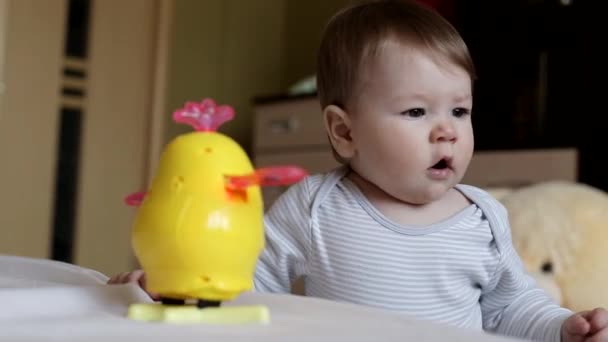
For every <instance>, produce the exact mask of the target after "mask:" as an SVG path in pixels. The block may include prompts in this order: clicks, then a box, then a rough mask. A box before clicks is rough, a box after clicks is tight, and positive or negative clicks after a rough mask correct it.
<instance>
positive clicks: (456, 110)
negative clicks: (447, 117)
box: [452, 108, 471, 118]
mask: <svg viewBox="0 0 608 342" xmlns="http://www.w3.org/2000/svg"><path fill="white" fill-rule="evenodd" d="M469 113H471V111H470V110H468V109H467V108H454V109H452V114H453V115H454V116H455V117H457V118H460V117H463V116H465V115H468V114H469Z"/></svg>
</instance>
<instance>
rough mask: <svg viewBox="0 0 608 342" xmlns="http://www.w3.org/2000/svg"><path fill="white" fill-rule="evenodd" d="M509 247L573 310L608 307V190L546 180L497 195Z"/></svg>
mask: <svg viewBox="0 0 608 342" xmlns="http://www.w3.org/2000/svg"><path fill="white" fill-rule="evenodd" d="M498 200H499V201H500V202H501V203H502V204H503V205H504V206H505V208H506V209H507V211H508V215H509V221H510V224H511V231H512V238H513V246H514V248H515V250H516V251H517V252H518V254H519V255H520V257H521V259H522V262H523V264H524V266H525V267H526V269H527V270H528V271H529V272H530V273H531V274H532V275H533V276H534V277H535V279H537V281H538V283H539V285H540V286H541V287H544V288H545V289H546V290H547V292H548V293H549V294H550V295H552V296H553V297H554V299H555V300H556V301H557V302H558V303H559V304H561V305H562V306H563V307H566V308H568V309H571V310H573V311H581V310H588V309H590V308H595V307H598V306H602V307H608V290H607V289H606V286H607V285H608V193H606V192H604V191H602V190H600V189H598V188H595V187H592V186H589V185H586V184H584V183H580V182H571V181H558V180H554V181H545V182H539V183H534V184H531V185H527V186H523V187H520V188H517V189H513V190H512V191H509V192H506V193H502V195H501V196H500V197H499V198H498Z"/></svg>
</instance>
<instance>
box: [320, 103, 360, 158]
mask: <svg viewBox="0 0 608 342" xmlns="http://www.w3.org/2000/svg"><path fill="white" fill-rule="evenodd" d="M323 118H324V120H325V130H326V131H327V135H328V137H329V141H330V142H331V145H332V146H333V148H334V151H335V152H336V153H337V154H338V155H339V156H340V158H341V159H343V160H349V159H351V158H352V157H353V156H354V155H355V145H354V143H353V139H352V138H351V121H350V116H349V115H348V113H347V112H345V111H344V110H343V109H342V108H340V107H338V106H336V105H329V106H327V107H325V109H324V110H323Z"/></svg>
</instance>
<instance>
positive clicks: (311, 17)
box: [281, 0, 352, 89]
mask: <svg viewBox="0 0 608 342" xmlns="http://www.w3.org/2000/svg"><path fill="white" fill-rule="evenodd" d="M351 2H352V1H351V0H325V1H324V0H316V1H287V4H286V8H285V42H284V51H285V58H284V60H283V65H282V77H281V85H282V87H283V89H286V88H288V87H289V86H291V85H292V84H293V83H295V82H297V81H298V80H300V79H302V78H304V77H307V76H310V75H313V74H314V72H315V68H316V59H317V49H318V47H319V44H320V42H321V34H322V33H323V29H324V27H325V24H326V23H327V21H328V20H329V19H330V18H331V16H332V15H333V14H334V13H335V12H337V11H338V10H339V9H340V8H341V7H343V6H345V5H347V4H349V3H351Z"/></svg>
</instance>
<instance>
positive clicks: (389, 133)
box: [349, 41, 473, 204]
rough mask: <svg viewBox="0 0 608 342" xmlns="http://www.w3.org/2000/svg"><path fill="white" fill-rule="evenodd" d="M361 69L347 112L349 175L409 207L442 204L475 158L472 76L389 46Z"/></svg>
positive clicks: (421, 54)
mask: <svg viewBox="0 0 608 342" xmlns="http://www.w3.org/2000/svg"><path fill="white" fill-rule="evenodd" d="M366 69H367V70H364V73H363V76H362V79H363V80H362V83H361V88H360V91H359V92H358V94H357V97H356V99H355V101H353V103H352V106H351V107H350V108H349V114H350V118H351V138H352V141H353V144H354V146H355V155H354V157H353V158H352V159H351V165H352V167H353V169H354V170H355V171H357V172H358V173H359V175H360V176H362V177H364V178H365V179H367V180H368V181H370V182H372V183H373V184H375V185H376V186H378V187H379V188H380V189H382V190H383V191H384V192H386V193H388V194H390V195H392V196H393V197H395V198H398V199H400V200H402V201H404V202H407V203H412V204H425V203H429V202H431V201H434V200H437V199H439V198H441V196H443V195H444V194H445V193H446V192H447V191H448V190H449V189H451V188H452V187H453V186H454V185H455V184H457V183H458V182H460V181H461V179H462V177H463V175H464V173H465V171H466V169H467V167H468V164H469V161H470V160H471V156H472V153H473V128H472V125H471V115H470V113H471V109H472V94H471V79H470V76H469V74H468V73H467V72H466V71H465V70H464V69H462V68H461V67H459V66H457V65H454V64H452V63H450V62H447V61H446V62H444V63H441V62H439V63H438V62H437V60H435V59H433V58H431V56H430V55H429V54H428V53H425V52H424V51H420V50H416V49H414V48H412V47H408V46H405V45H403V44H400V43H398V42H394V41H388V42H386V44H385V45H383V47H382V50H381V52H380V53H379V55H378V56H377V57H376V58H375V60H374V61H373V62H372V63H371V64H370V65H369V66H368V67H367V68H366Z"/></svg>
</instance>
